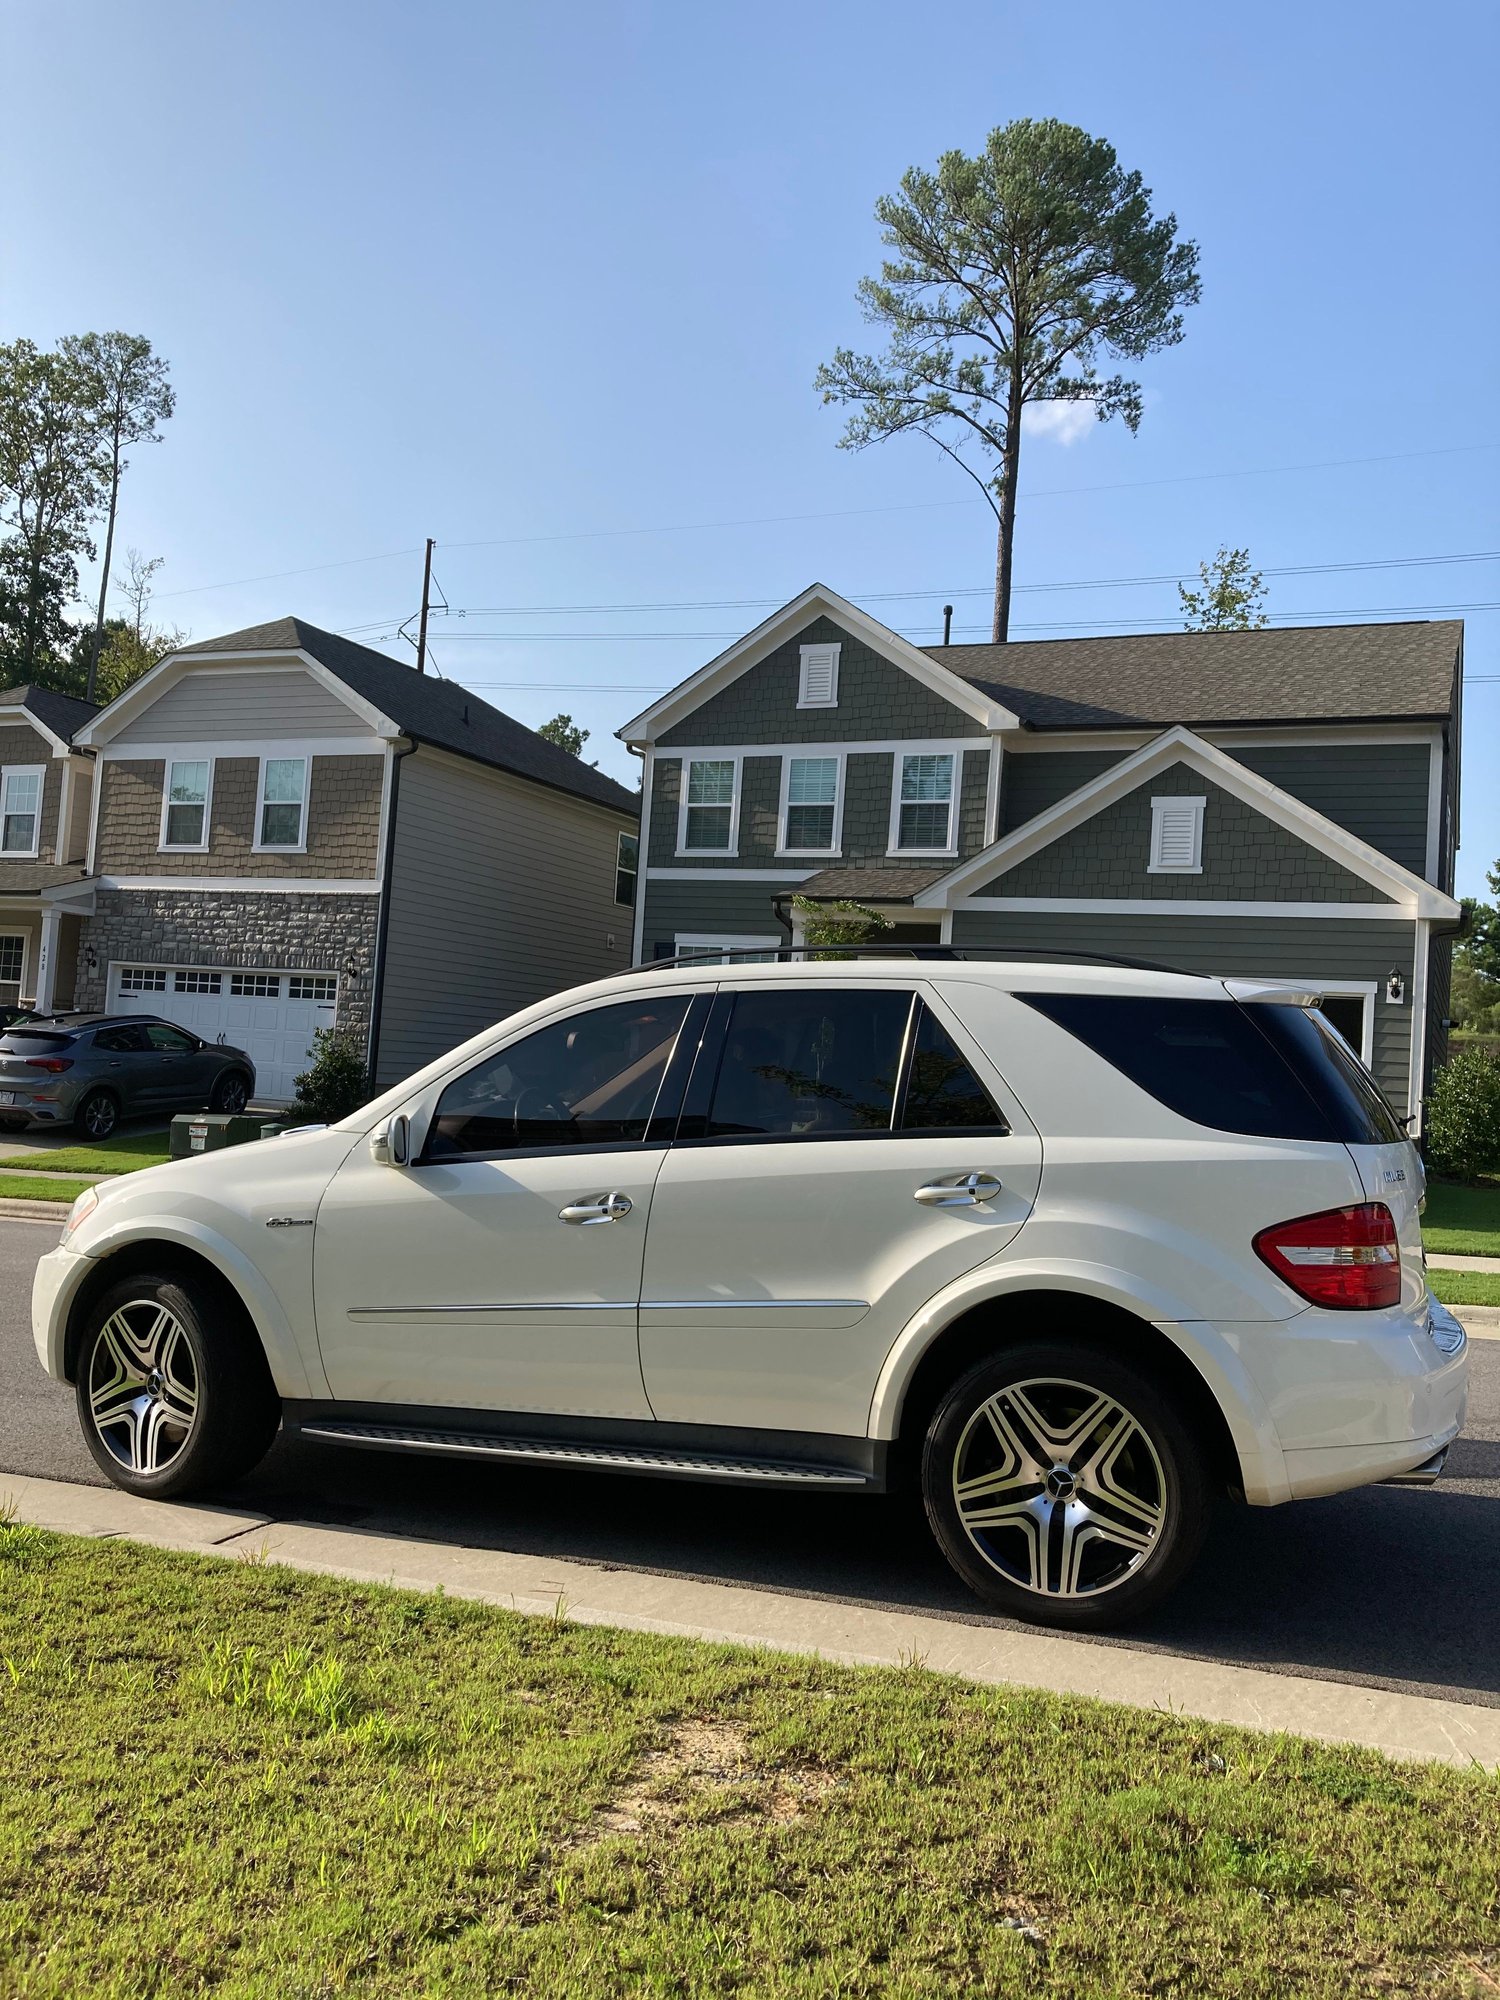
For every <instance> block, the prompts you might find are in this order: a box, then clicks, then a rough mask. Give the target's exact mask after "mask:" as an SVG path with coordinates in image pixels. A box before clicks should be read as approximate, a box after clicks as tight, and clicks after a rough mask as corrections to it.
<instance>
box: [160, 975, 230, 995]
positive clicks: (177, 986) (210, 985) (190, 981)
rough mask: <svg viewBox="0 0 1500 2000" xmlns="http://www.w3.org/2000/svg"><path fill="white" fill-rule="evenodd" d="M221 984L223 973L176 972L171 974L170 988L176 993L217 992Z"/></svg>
mask: <svg viewBox="0 0 1500 2000" xmlns="http://www.w3.org/2000/svg"><path fill="white" fill-rule="evenodd" d="M223 984H224V981H223V975H222V974H221V973H217V972H177V973H174V974H173V975H172V990H173V991H174V992H176V993H215V994H217V993H218V992H219V991H220V990H221V989H222V987H223Z"/></svg>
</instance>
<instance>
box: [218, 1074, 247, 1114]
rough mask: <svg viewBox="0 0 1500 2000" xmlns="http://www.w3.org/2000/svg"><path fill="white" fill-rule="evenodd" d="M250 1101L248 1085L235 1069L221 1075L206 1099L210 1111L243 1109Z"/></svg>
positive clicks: (237, 1110) (236, 1110)
mask: <svg viewBox="0 0 1500 2000" xmlns="http://www.w3.org/2000/svg"><path fill="white" fill-rule="evenodd" d="M249 1101H250V1086H249V1084H248V1083H247V1082H246V1080H245V1077H244V1075H243V1074H242V1073H241V1072H240V1071H239V1070H237V1069H232V1070H229V1071H227V1072H226V1073H225V1075H223V1076H221V1077H220V1078H219V1079H218V1081H217V1082H216V1083H215V1085H214V1087H213V1093H212V1095H211V1096H210V1098H209V1100H208V1108H209V1110H210V1111H228V1112H231V1113H233V1112H239V1111H243V1110H244V1108H245V1106H246V1105H247V1104H248V1103H249Z"/></svg>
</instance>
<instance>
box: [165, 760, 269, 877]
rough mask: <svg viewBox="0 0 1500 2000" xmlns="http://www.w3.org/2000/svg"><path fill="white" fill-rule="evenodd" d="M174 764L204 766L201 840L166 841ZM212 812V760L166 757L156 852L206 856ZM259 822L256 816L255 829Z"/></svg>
mask: <svg viewBox="0 0 1500 2000" xmlns="http://www.w3.org/2000/svg"><path fill="white" fill-rule="evenodd" d="M176 764H206V765H207V766H208V782H207V784H206V785H205V787H204V793H203V838H202V839H201V840H187V841H169V840H168V839H167V812H168V808H169V807H170V805H171V799H172V768H173V766H174V765H176ZM213 810H214V760H213V758H212V757H168V758H167V760H166V764H165V768H164V769H163V771H162V775H161V826H160V827H159V829H158V830H157V837H156V846H157V852H158V853H161V854H207V852H208V836H209V833H210V831H211V822H212V819H213ZM259 825H260V820H259V817H258V816H257V819H256V827H257V829H258V828H259Z"/></svg>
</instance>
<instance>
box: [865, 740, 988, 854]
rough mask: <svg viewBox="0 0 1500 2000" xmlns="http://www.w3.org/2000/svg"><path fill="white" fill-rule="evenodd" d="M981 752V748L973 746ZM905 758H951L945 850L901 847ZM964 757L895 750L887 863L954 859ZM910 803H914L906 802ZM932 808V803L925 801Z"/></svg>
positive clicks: (952, 753) (918, 749)
mask: <svg viewBox="0 0 1500 2000" xmlns="http://www.w3.org/2000/svg"><path fill="white" fill-rule="evenodd" d="M974 747H975V748H981V747H982V746H981V745H975V746H974ZM908 757H951V758H952V759H953V778H952V782H951V784H950V785H949V788H948V845H947V846H946V847H902V846H901V845H900V841H901V777H902V772H903V770H904V769H905V765H906V760H907V758H908ZM963 782H964V753H963V751H962V750H949V749H942V750H929V749H927V748H926V747H925V745H924V746H918V745H915V744H914V745H913V746H912V747H911V748H910V749H908V750H898V751H897V752H896V755H895V758H894V759H893V761H892V764H891V820H890V827H889V830H888V831H887V834H886V848H885V851H886V859H887V860H888V861H955V860H957V858H958V807H959V799H960V798H961V796H962V794H963ZM908 803H909V804H910V803H914V801H908ZM926 803H928V804H935V803H936V801H935V800H928V801H926Z"/></svg>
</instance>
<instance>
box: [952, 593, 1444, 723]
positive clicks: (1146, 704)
mask: <svg viewBox="0 0 1500 2000" xmlns="http://www.w3.org/2000/svg"><path fill="white" fill-rule="evenodd" d="M1463 629H1464V628H1463V625H1462V622H1461V621H1459V620H1457V619H1446V620H1441V621H1433V622H1431V623H1425V622H1424V623H1413V624H1401V625H1396V624H1378V625H1295V626H1280V627H1273V626H1266V627H1263V628H1262V629H1260V630H1259V631H1251V632H1150V633H1145V632H1143V633H1130V634H1127V635H1123V636H1119V637H1111V638H1099V639H1032V640H1021V641H1012V642H1011V643H1010V644H1009V645H1005V646H992V645H986V646H924V647H923V648H922V651H923V652H924V653H926V654H927V656H928V658H929V659H931V660H935V661H936V662H937V664H938V665H939V666H940V667H945V668H947V670H948V671H949V673H953V674H957V675H958V676H959V678H960V679H961V680H966V681H969V682H970V683H972V685H973V686H975V687H977V688H979V689H980V690H981V691H982V692H983V693H985V694H987V695H989V696H991V697H992V698H993V699H994V700H996V701H1000V702H1003V703H1004V704H1005V706H1006V707H1007V708H1010V709H1012V710H1014V712H1015V713H1016V714H1017V715H1019V716H1020V718H1021V721H1022V722H1023V723H1025V724H1026V725H1028V726H1029V727H1031V728H1034V729H1104V728H1128V727H1138V726H1140V725H1141V724H1146V725H1158V724H1160V725H1171V724H1173V723H1186V724H1187V725H1188V726H1189V727H1196V726H1200V725H1207V724H1218V725H1220V726H1223V725H1227V724H1231V723H1270V722H1325V721H1326V722H1352V721H1375V720H1390V721H1394V720H1397V719H1400V720H1402V721H1415V720H1418V719H1420V720H1423V721H1428V720H1436V719H1439V718H1442V717H1445V716H1447V715H1448V714H1450V713H1451V711H1452V709H1453V703H1454V692H1455V679H1456V674H1457V669H1458V660H1459V653H1460V648H1461V646H1462V643H1463Z"/></svg>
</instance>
